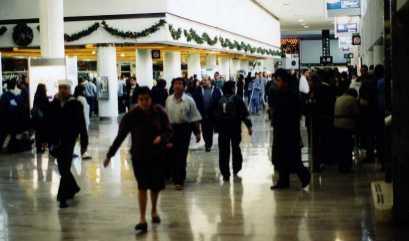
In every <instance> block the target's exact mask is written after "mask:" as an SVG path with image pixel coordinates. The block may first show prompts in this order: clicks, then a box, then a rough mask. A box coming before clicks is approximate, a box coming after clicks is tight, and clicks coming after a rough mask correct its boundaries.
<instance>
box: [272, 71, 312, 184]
mask: <svg viewBox="0 0 409 241" xmlns="http://www.w3.org/2000/svg"><path fill="white" fill-rule="evenodd" d="M289 81H291V76H289V74H288V72H287V71H286V70H284V69H278V70H277V72H276V87H277V92H276V93H275V97H274V104H273V105H274V108H273V115H272V126H273V128H274V143H273V146H274V147H275V148H274V152H276V153H273V156H274V158H277V160H275V161H274V164H275V165H276V168H277V169H278V174H279V179H278V182H277V183H276V184H275V185H273V186H272V187H271V189H272V190H276V189H286V188H289V187H290V173H291V172H292V171H294V172H295V173H297V175H298V177H299V178H300V180H301V183H302V188H305V187H307V186H308V185H309V183H310V179H311V175H310V173H309V171H308V169H307V168H306V167H304V165H303V163H302V161H301V143H300V142H301V141H300V118H301V102H300V99H299V97H298V94H297V93H294V92H293V91H291V90H290V89H289Z"/></svg>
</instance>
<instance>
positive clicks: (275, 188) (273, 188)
mask: <svg viewBox="0 0 409 241" xmlns="http://www.w3.org/2000/svg"><path fill="white" fill-rule="evenodd" d="M289 188H290V185H288V184H285V185H284V184H275V185H273V186H271V187H270V189H271V190H283V189H289Z"/></svg>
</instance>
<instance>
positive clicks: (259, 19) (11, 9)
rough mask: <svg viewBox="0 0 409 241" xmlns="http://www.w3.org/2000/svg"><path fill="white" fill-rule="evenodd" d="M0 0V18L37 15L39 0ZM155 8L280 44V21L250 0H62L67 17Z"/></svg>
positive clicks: (148, 10) (150, 10) (155, 10)
mask: <svg viewBox="0 0 409 241" xmlns="http://www.w3.org/2000/svg"><path fill="white" fill-rule="evenodd" d="M0 2H1V7H0V20H4V19H22V18H38V17H39V7H38V3H39V0H0ZM158 12H168V13H171V14H175V15H178V16H181V17H184V18H187V19H192V20H194V21H198V22H202V23H205V24H208V25H211V26H215V27H218V28H222V29H226V30H229V31H231V32H234V33H236V34H240V35H244V36H246V37H249V38H254V39H257V40H259V41H262V42H266V43H268V44H271V45H275V46H280V23H279V22H278V21H277V20H276V19H274V18H273V17H272V16H271V15H270V14H269V13H267V12H265V10H263V9H261V8H260V7H259V6H257V5H256V4H255V3H253V2H252V1H251V0H223V1H221V0H206V1H203V0H116V1H113V0H64V16H66V17H68V16H70V17H72V16H89V15H110V14H136V13H158ZM66 25H67V24H66ZM67 30H69V27H68V28H67Z"/></svg>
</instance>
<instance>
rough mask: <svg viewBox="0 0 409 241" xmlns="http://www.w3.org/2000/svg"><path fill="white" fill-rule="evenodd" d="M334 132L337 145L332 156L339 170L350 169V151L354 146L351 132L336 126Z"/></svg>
mask: <svg viewBox="0 0 409 241" xmlns="http://www.w3.org/2000/svg"><path fill="white" fill-rule="evenodd" d="M335 134H336V138H335V140H336V141H337V145H336V148H335V150H336V151H335V155H334V158H335V159H336V160H337V162H338V166H339V170H340V171H350V170H351V169H352V151H353V148H354V139H353V132H352V131H351V130H346V129H340V128H337V129H336V130H335Z"/></svg>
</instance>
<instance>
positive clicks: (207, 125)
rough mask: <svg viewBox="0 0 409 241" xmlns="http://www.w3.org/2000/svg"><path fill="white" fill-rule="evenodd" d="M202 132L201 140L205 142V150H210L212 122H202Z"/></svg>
mask: <svg viewBox="0 0 409 241" xmlns="http://www.w3.org/2000/svg"><path fill="white" fill-rule="evenodd" d="M202 131H203V139H204V142H205V147H206V149H210V148H212V146H213V134H214V125H213V121H211V120H210V119H203V120H202Z"/></svg>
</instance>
